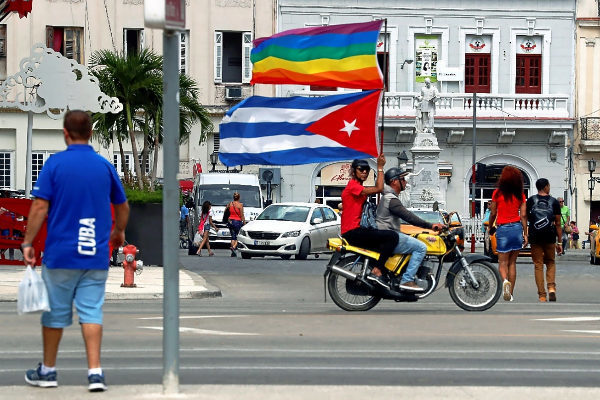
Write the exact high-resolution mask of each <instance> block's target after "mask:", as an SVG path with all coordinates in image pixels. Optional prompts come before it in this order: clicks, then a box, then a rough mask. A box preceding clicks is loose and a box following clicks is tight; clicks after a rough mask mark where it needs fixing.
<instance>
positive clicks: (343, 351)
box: [0, 327, 600, 356]
mask: <svg viewBox="0 0 600 400" xmlns="http://www.w3.org/2000/svg"><path fill="white" fill-rule="evenodd" d="M150 329H156V328H155V327H152V328H150ZM162 351H163V350H162V348H161V347H155V348H123V349H117V348H114V349H110V348H102V353H139V354H143V353H150V352H155V353H161V352H162ZM180 352H181V353H202V352H212V353H215V352H224V353H287V354H346V353H348V350H347V349H290V348H247V347H243V348H240V347H191V348H185V347H182V348H181V349H180ZM39 353H40V351H39V350H7V351H0V355H16V354H39ZM60 353H61V354H63V353H64V354H67V353H68V354H75V353H77V354H81V349H60ZM352 353H357V354H430V355H438V354H466V355H473V354H506V355H512V354H520V355H531V354H537V355H564V356H600V351H560V350H552V349H550V350H520V349H512V350H511V349H504V350H500V349H482V350H472V349H457V350H449V349H430V348H428V349H384V350H376V349H373V350H367V349H353V350H352Z"/></svg>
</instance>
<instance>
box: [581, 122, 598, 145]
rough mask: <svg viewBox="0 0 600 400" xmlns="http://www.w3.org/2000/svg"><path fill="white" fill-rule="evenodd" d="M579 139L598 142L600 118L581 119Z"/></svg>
mask: <svg viewBox="0 0 600 400" xmlns="http://www.w3.org/2000/svg"><path fill="white" fill-rule="evenodd" d="M580 122H581V139H582V140H600V117H587V118H581V120H580Z"/></svg>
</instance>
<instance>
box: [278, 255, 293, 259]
mask: <svg viewBox="0 0 600 400" xmlns="http://www.w3.org/2000/svg"><path fill="white" fill-rule="evenodd" d="M279 257H281V259H282V260H289V259H290V258H292V255H291V254H282V255H280V256H279Z"/></svg>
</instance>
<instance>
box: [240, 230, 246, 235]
mask: <svg viewBox="0 0 600 400" xmlns="http://www.w3.org/2000/svg"><path fill="white" fill-rule="evenodd" d="M240 235H242V236H246V231H245V230H244V229H243V228H242V229H240Z"/></svg>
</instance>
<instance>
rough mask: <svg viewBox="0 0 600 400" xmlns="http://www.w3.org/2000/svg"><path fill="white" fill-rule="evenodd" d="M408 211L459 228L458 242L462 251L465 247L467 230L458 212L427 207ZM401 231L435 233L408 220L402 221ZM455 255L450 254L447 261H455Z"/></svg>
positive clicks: (429, 220) (434, 222)
mask: <svg viewBox="0 0 600 400" xmlns="http://www.w3.org/2000/svg"><path fill="white" fill-rule="evenodd" d="M407 210H408V211H410V212H412V213H413V214H415V215H416V216H417V217H419V218H421V219H423V220H425V221H427V222H429V223H432V224H444V225H448V226H450V227H452V228H459V229H458V230H457V233H458V240H457V241H456V244H457V245H458V246H459V248H460V250H461V251H462V250H463V249H464V247H465V232H464V229H463V228H462V222H461V220H460V216H459V215H458V213H457V212H448V211H446V210H437V211H434V210H430V209H425V208H407ZM400 232H402V233H405V234H407V235H413V234H415V233H422V232H426V233H430V234H435V232H434V231H433V230H431V229H425V228H420V227H418V226H415V225H411V224H409V223H408V222H406V221H402V226H401V227H400ZM453 260H454V255H450V256H449V258H448V259H447V260H446V261H453Z"/></svg>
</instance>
